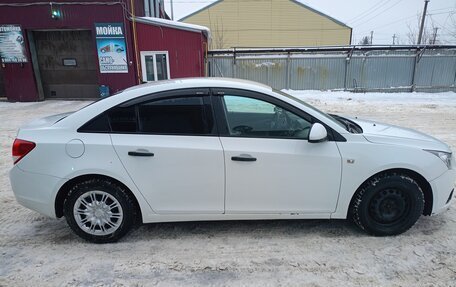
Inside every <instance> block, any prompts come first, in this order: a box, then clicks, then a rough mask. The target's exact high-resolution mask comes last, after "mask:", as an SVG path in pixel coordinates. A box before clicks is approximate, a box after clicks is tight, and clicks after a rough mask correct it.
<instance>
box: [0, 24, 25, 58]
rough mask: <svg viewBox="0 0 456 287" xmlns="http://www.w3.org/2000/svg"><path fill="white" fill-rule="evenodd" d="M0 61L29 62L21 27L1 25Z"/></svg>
mask: <svg viewBox="0 0 456 287" xmlns="http://www.w3.org/2000/svg"><path fill="white" fill-rule="evenodd" d="M0 59H1V61H2V62H3V63H26V62H27V57H26V55H25V43H24V36H23V35H22V29H21V26H19V25H0Z"/></svg>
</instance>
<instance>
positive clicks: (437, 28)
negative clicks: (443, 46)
mask: <svg viewBox="0 0 456 287" xmlns="http://www.w3.org/2000/svg"><path fill="white" fill-rule="evenodd" d="M437 30H439V27H435V28H434V37H433V39H432V45H435V41H436V40H437Z"/></svg>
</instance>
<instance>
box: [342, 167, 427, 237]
mask: <svg viewBox="0 0 456 287" xmlns="http://www.w3.org/2000/svg"><path fill="white" fill-rule="evenodd" d="M423 208H424V195H423V191H422V190H421V188H420V186H419V185H418V183H417V182H416V181H415V180H414V179H413V178H411V177H409V176H407V175H401V174H396V173H393V174H383V175H379V176H376V177H374V178H372V179H371V180H369V181H367V182H366V183H365V184H364V185H363V186H362V187H361V188H360V189H359V190H358V191H357V193H356V194H355V196H354V198H353V200H352V204H351V206H350V217H351V219H352V220H353V221H354V222H355V224H356V225H358V226H359V227H360V228H361V229H363V230H365V231H366V232H368V233H370V234H373V235H377V236H386V235H396V234H400V233H403V232H405V231H407V230H408V229H409V228H410V227H412V226H413V225H414V224H415V223H416V221H417V220H418V218H419V217H420V216H421V214H422V213H423Z"/></svg>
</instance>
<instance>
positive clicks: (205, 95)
mask: <svg viewBox="0 0 456 287" xmlns="http://www.w3.org/2000/svg"><path fill="white" fill-rule="evenodd" d="M193 96H195V97H201V98H202V100H203V105H205V106H207V107H208V109H205V116H206V118H207V119H208V120H210V121H212V130H211V131H210V132H209V133H207V134H174V133H151V132H142V131H140V130H139V127H140V122H139V121H140V119H139V113H138V105H140V104H142V103H147V102H151V101H159V100H165V99H173V98H185V97H193ZM131 106H135V116H136V126H137V131H135V132H116V131H113V130H112V127H111V124H110V121H109V119H108V122H109V126H110V130H109V131H89V130H86V129H85V127H86V126H87V125H88V124H89V123H91V122H92V121H95V120H96V119H98V118H100V117H103V116H105V115H107V114H108V113H109V111H111V110H112V109H115V108H118V107H120V108H127V107H131ZM77 132H79V133H108V134H128V135H167V136H217V137H218V136H219V133H218V126H217V121H216V118H215V111H214V107H213V105H212V104H211V98H210V93H209V88H189V89H178V90H170V91H164V92H156V93H153V94H146V95H143V96H140V97H138V98H134V99H130V100H127V101H125V102H123V103H120V104H117V105H115V106H113V107H111V108H109V109H107V110H105V111H104V112H102V113H100V114H98V115H96V116H95V117H93V118H92V119H90V120H88V121H87V122H86V123H84V124H83V125H81V127H80V128H78V130H77Z"/></svg>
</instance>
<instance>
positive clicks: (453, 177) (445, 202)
mask: <svg viewBox="0 0 456 287" xmlns="http://www.w3.org/2000/svg"><path fill="white" fill-rule="evenodd" d="M455 181H456V169H450V170H448V171H447V172H445V173H444V174H442V175H441V176H439V177H438V178H436V179H434V180H432V181H431V182H430V184H431V187H432V192H433V194H434V204H433V206H432V215H435V214H439V213H442V212H443V211H445V210H447V209H448V208H449V207H450V205H451V203H452V202H453V201H454V200H452V199H451V198H449V197H450V194H451V192H452V191H453V189H454V188H455ZM452 197H454V192H453V196H452Z"/></svg>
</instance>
